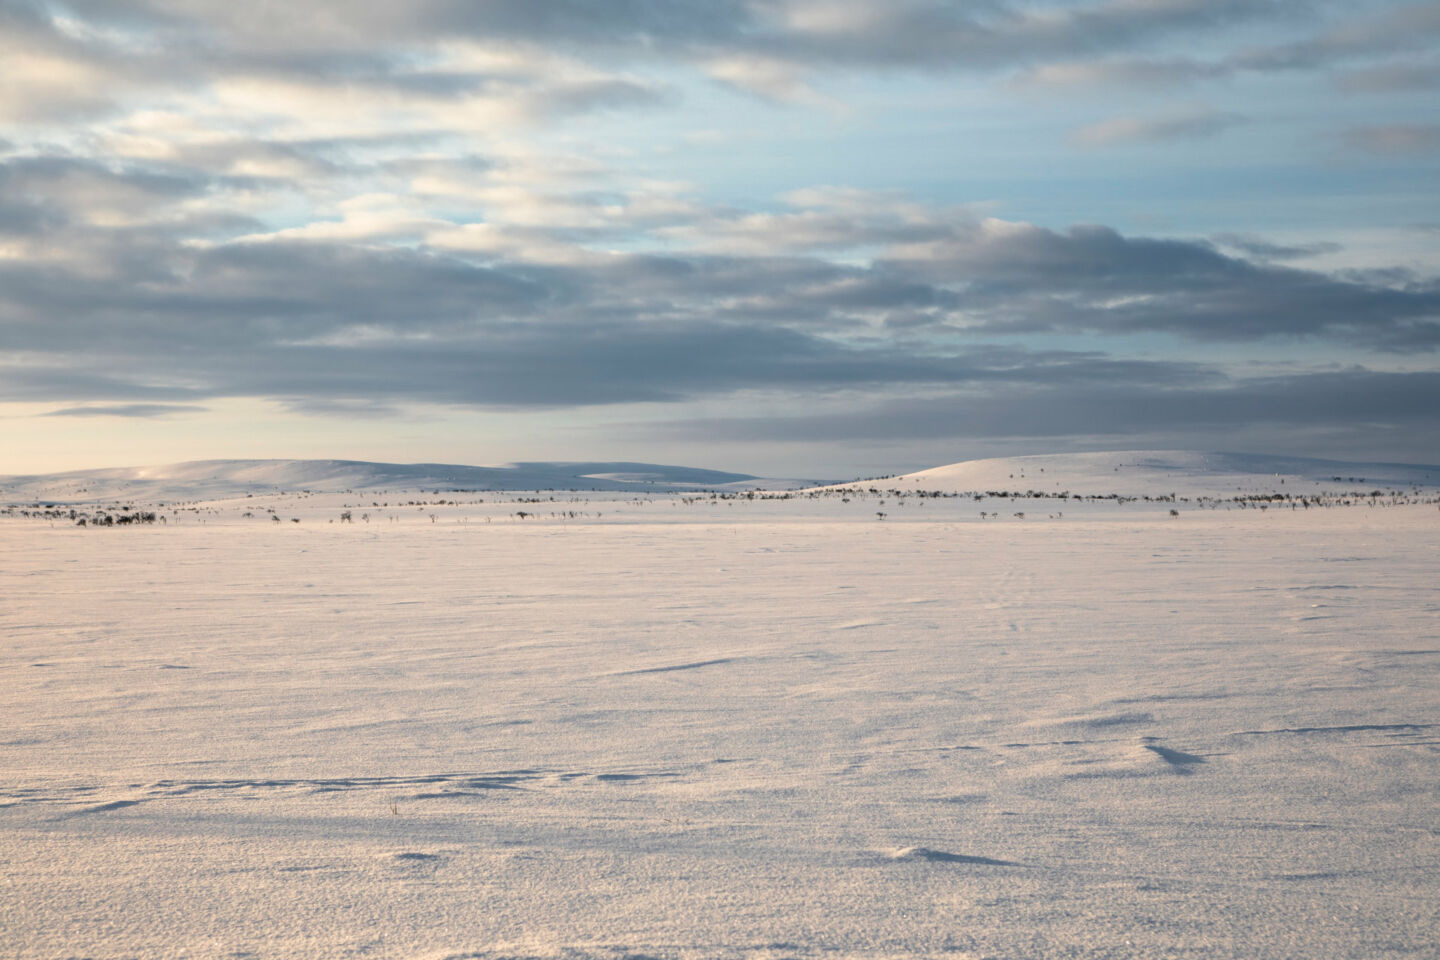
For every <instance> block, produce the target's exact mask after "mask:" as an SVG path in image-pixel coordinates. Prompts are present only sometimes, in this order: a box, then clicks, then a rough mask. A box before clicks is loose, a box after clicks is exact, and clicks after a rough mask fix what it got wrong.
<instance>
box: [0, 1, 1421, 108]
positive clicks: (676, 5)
mask: <svg viewBox="0 0 1440 960" xmlns="http://www.w3.org/2000/svg"><path fill="white" fill-rule="evenodd" d="M1314 7H1315V5H1313V4H1310V3H1302V2H1278V0H1273V2H1263V0H1262V2H1257V0H1160V2H1147V3H1134V2H1129V0H1087V2H1050V3H1041V4H1031V3H1009V2H1001V0H987V2H983V3H975V2H960V0H897V2H890V3H873V2H861V0H826V2H815V0H748V2H742V0H705V2H698V0H645V2H642V0H612V2H606V3H594V2H581V0H551V2H545V3H536V2H532V0H491V2H486V3H472V2H462V0H415V2H411V3H405V4H395V3H384V2H363V3H362V2H353V0H343V2H342V0H313V2H310V3H307V4H305V5H304V14H303V15H302V16H297V15H296V13H295V11H294V8H292V7H289V6H287V5H274V6H272V5H258V6H257V5H254V4H234V3H224V2H220V0H76V2H71V3H69V4H66V5H64V7H63V10H64V11H65V12H66V14H67V16H68V17H70V18H71V19H59V20H56V19H54V18H53V17H52V16H50V15H49V14H50V13H51V12H52V8H51V7H50V5H49V4H45V3H40V2H18V0H6V2H5V3H4V5H3V6H0V27H3V29H4V30H5V32H6V33H7V34H9V35H10V37H11V38H12V42H13V43H14V49H15V50H16V51H17V52H23V53H25V55H26V56H27V57H34V56H40V57H43V58H46V62H47V64H49V66H48V67H46V68H44V69H40V70H38V71H31V72H29V73H27V71H26V70H25V68H24V61H23V60H15V61H14V62H15V63H16V64H18V66H16V67H12V71H11V72H12V77H11V78H10V80H9V82H8V84H6V85H0V113H8V114H9V115H10V116H11V117H12V118H18V119H27V120H39V119H44V118H46V117H53V116H55V115H59V114H68V115H75V116H88V115H94V114H96V113H98V112H101V111H103V110H105V109H107V108H111V107H114V106H115V105H116V104H117V103H118V102H119V101H120V100H121V99H123V98H124V97H125V96H126V95H127V91H128V92H131V93H133V92H134V91H137V90H151V91H153V90H154V89H156V88H157V87H158V88H165V87H169V88H171V89H188V88H192V87H193V86H194V85H195V84H196V83H197V82H203V81H205V80H206V78H209V79H214V78H217V77H224V76H232V77H268V78H280V79H290V80H298V81H303V82H305V83H307V84H310V85H312V86H315V87H316V88H317V89H323V88H324V87H325V86H326V85H327V84H328V85H332V86H335V87H342V88H345V89H349V90H355V89H360V90H364V89H365V88H367V87H369V88H370V89H372V90H373V91H374V92H377V93H378V92H380V91H382V90H385V89H389V90H392V91H394V92H396V93H398V94H417V93H418V94H426V95H432V96H439V97H454V96H461V95H468V94H475V93H484V92H486V90H487V89H489V88H492V87H494V86H495V85H497V84H498V85H500V86H501V88H502V89H503V91H504V93H505V94H506V95H508V96H510V97H520V98H528V99H529V101H530V102H529V103H527V104H526V107H527V109H529V110H531V111H533V112H537V113H543V112H547V111H562V112H563V111H576V110H586V109H592V108H594V107H596V106H613V105H634V104H645V103H652V102H654V101H655V100H656V98H657V97H660V96H662V95H663V92H662V91H660V90H657V89H655V88H654V87H653V86H652V85H650V84H649V83H647V82H644V81H639V80H637V79H636V78H634V77H627V76H603V77H592V78H588V79H583V80H578V81H571V82H558V81H554V80H553V78H552V79H546V78H544V77H540V76H536V75H528V76H526V75H522V76H516V75H514V73H513V71H512V70H511V69H509V68H503V69H502V68H496V67H493V66H492V67H490V68H486V69H478V68H471V69H459V70H457V69H454V68H449V69H446V68H438V69H437V68H435V67H433V66H424V65H423V64H424V61H425V59H426V58H425V56H424V55H423V54H424V52H425V51H431V52H433V51H434V50H435V49H436V48H437V45H444V44H454V43H455V42H457V41H461V40H468V41H471V42H474V43H478V44H485V45H490V46H494V45H497V44H499V45H507V44H508V45H519V46H520V47H522V48H536V49H539V48H544V49H553V50H557V51H564V52H566V53H567V54H568V55H570V56H575V57H578V58H580V59H583V60H587V61H590V62H593V63H595V64H602V63H603V64H607V65H608V66H609V67H614V66H616V65H623V64H630V63H655V62H683V63H688V64H693V65H696V66H699V67H701V68H702V69H709V68H710V66H711V65H715V64H725V65H726V66H723V67H716V71H718V72H716V75H717V76H722V77H724V78H725V79H726V80H727V82H731V83H734V84H737V85H739V86H742V87H748V88H750V89H753V90H754V91H756V92H759V93H762V94H767V91H768V92H769V93H773V92H774V89H775V87H776V85H777V83H778V84H779V85H780V86H784V84H785V82H786V81H783V80H782V81H776V80H775V72H776V70H777V69H784V70H794V71H801V72H805V71H809V70H812V69H818V70H827V69H853V68H862V69H880V70H892V69H900V70H907V71H908V70H915V69H924V70H936V69H938V70H959V71H995V70H1012V69H1016V68H1023V69H1030V70H1036V69H1039V70H1041V71H1042V72H1041V74H1040V75H1041V76H1043V75H1044V73H1043V68H1045V67H1046V65H1053V64H1064V63H1080V64H1095V65H1096V66H1095V67H1094V68H1093V69H1092V70H1091V73H1092V76H1094V77H1100V76H1103V75H1104V74H1106V73H1107V72H1109V73H1110V74H1112V75H1115V76H1124V77H1128V78H1131V79H1134V78H1136V77H1145V78H1149V79H1156V78H1161V79H1164V78H1166V77H1168V78H1172V79H1177V80H1179V79H1199V78H1203V77H1206V76H1215V75H1220V74H1224V73H1226V72H1229V71H1233V70H1242V69H1243V70H1278V69H1285V70H1293V69H1300V68H1321V67H1326V66H1329V65H1330V64H1332V63H1335V62H1339V61H1350V60H1354V59H1356V58H1363V57H1373V58H1378V59H1381V60H1383V59H1384V58H1385V57H1386V56H1388V55H1390V54H1393V53H1395V52H1397V51H1405V50H1411V49H1415V48H1416V47H1417V46H1421V47H1423V41H1421V42H1418V43H1417V37H1425V36H1427V35H1433V34H1434V33H1435V32H1436V31H1437V30H1440V26H1437V17H1436V15H1435V10H1436V9H1437V8H1436V6H1435V5H1434V4H1433V3H1422V4H1418V5H1414V6H1405V5H1399V6H1397V5H1396V4H1394V3H1383V2H1381V3H1373V4H1365V5H1364V6H1363V7H1361V6H1358V5H1352V6H1351V7H1350V8H1349V9H1350V10H1352V11H1354V15H1353V16H1352V17H1351V18H1350V19H1344V18H1342V19H1340V20H1339V21H1338V22H1336V23H1334V24H1332V25H1330V26H1328V27H1326V28H1324V29H1322V30H1321V32H1319V33H1318V34H1316V35H1315V36H1313V37H1311V38H1309V39H1307V40H1305V41H1301V42H1291V43H1288V44H1284V45H1272V46H1270V47H1260V48H1253V49H1252V48H1247V47H1244V46H1243V45H1239V44H1240V41H1237V40H1234V39H1231V40H1230V41H1228V42H1229V43H1230V45H1231V46H1232V48H1233V49H1232V50H1231V52H1230V53H1229V54H1228V55H1227V56H1226V57H1224V58H1222V59H1221V60H1220V61H1219V62H1215V63H1208V64H1207V63H1200V62H1190V61H1187V60H1185V59H1184V58H1177V57H1174V56H1163V55H1159V54H1151V53H1145V52H1143V51H1146V50H1147V48H1148V47H1149V46H1152V45H1160V46H1162V47H1163V46H1164V45H1165V44H1170V43H1174V42H1175V41H1177V40H1180V39H1182V38H1187V39H1188V38H1190V37H1193V36H1195V35H1209V34H1215V35H1217V36H1221V37H1230V36H1231V34H1233V33H1235V28H1237V27H1243V26H1246V25H1248V24H1256V23H1258V24H1262V25H1263V24H1273V23H1289V24H1304V23H1309V22H1310V20H1311V18H1312V11H1313V8H1314ZM61 9H62V8H61V7H58V6H57V7H54V8H53V10H61ZM76 20H78V22H79V24H80V25H81V26H82V27H83V28H84V29H75V28H74V26H73V24H74V22H75V21H76ZM89 28H95V29H89ZM1135 51H1142V52H1141V53H1140V54H1139V55H1138V56H1136V55H1134V52H1135ZM1116 55H1130V56H1131V59H1130V60H1128V61H1126V60H1120V61H1112V62H1110V63H1109V65H1108V66H1107V65H1106V62H1105V58H1109V57H1114V56H1116ZM56 63H60V64H65V65H66V66H65V69H63V70H60V71H58V72H57V70H56V69H55V68H54V64H56ZM1127 63H1128V64H1129V65H1128V66H1127V65H1126V64H1127ZM497 70H498V72H496V71H497ZM522 73H523V71H522ZM1062 76H1065V74H1063V73H1062ZM1068 76H1069V77H1070V79H1073V78H1074V73H1073V71H1072V72H1070V73H1069V74H1068ZM27 77H28V78H29V79H27ZM7 87H8V89H9V92H8V94H7V93H6V92H5V91H6V89H7ZM767 95H768V94H767Z"/></svg>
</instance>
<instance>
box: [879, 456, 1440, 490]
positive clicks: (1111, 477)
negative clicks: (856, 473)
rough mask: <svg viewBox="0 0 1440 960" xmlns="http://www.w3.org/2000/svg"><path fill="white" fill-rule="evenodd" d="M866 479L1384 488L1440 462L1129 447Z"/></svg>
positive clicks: (950, 485) (1432, 471) (903, 486)
mask: <svg viewBox="0 0 1440 960" xmlns="http://www.w3.org/2000/svg"><path fill="white" fill-rule="evenodd" d="M865 485H867V486H881V487H887V488H893V489H900V490H938V491H944V492H972V491H985V490H1006V491H1026V490H1035V491H1039V492H1043V493H1058V492H1063V491H1068V492H1070V493H1074V494H1082V495H1091V494H1098V495H1104V494H1109V493H1118V494H1121V495H1124V496H1156V495H1168V494H1171V493H1176V494H1179V495H1181V496H1190V497H1195V496H1210V497H1231V496H1235V495H1237V494H1258V493H1291V494H1295V495H1299V494H1302V493H1306V494H1313V493H1319V492H1321V491H1334V492H1345V491H1366V492H1368V491H1370V490H1374V489H1381V490H1385V491H1390V490H1399V489H1413V488H1414V487H1417V486H1418V487H1421V488H1425V489H1434V488H1437V487H1440V466H1426V465H1423V464H1401V463H1353V462H1349V461H1344V460H1312V459H1307V458H1304V457H1275V456H1265V455H1262V454H1249V453H1204V452H1197V451H1189V450H1124V451H1115V452H1106V453H1063V454H1050V455H1044V456H1031V457H1004V458H1000V459H994V460H969V461H965V462H963V463H952V464H950V465H948V466H943V467H933V468H931V469H929V470H921V471H918V472H916V473H909V474H905V475H903V476H899V477H893V478H890V479H886V480H878V481H872V482H868V483H867V484H865Z"/></svg>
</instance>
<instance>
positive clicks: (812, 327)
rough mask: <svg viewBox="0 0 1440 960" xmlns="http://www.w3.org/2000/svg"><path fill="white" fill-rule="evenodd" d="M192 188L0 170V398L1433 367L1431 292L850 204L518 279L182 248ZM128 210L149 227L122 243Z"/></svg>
mask: <svg viewBox="0 0 1440 960" xmlns="http://www.w3.org/2000/svg"><path fill="white" fill-rule="evenodd" d="M214 189H217V186H216V183H215V182H208V181H205V180H203V179H199V178H195V177H187V176H179V175H173V174H167V173H163V172H155V171H144V170H136V169H119V168H112V167H106V166H103V165H100V164H96V163H93V162H89V161H77V160H74V159H72V158H26V159H19V160H13V161H10V162H6V163H0V231H3V234H4V235H8V236H10V237H11V238H12V239H13V240H15V241H16V242H18V243H21V244H23V245H26V248H27V249H33V250H34V251H35V252H34V254H33V256H32V257H31V258H30V259H15V258H13V257H12V258H10V259H6V260H0V333H3V338H4V339H3V342H0V350H3V352H4V353H5V354H9V355H21V356H23V357H24V361H23V363H21V364H18V365H14V366H12V367H11V368H10V369H9V370H8V372H7V375H6V376H5V377H4V378H3V379H0V389H3V393H4V396H3V399H11V400H37V399H48V400H55V401H62V402H63V401H66V400H75V399H82V398H83V399H90V400H104V401H153V400H156V399H162V398H168V399H178V398H187V399H197V398H202V397H206V396H236V395H243V396H270V397H283V398H292V399H293V398H304V397H313V398H319V399H326V400H337V399H339V400H343V399H366V400H370V401H377V402H396V401H402V400H427V401H435V402H442V403H452V404H475V405H485V406H527V405H544V406H558V405H577V406H583V405H595V404H607V403H617V402H627V401H677V400H683V399H690V398H696V397H703V396H713V395H724V394H728V393H734V392H736V391H741V390H751V389H780V390H787V391H801V392H804V391H816V390H819V391H830V390H838V389H845V388H852V387H860V386H864V387H869V388H882V389H895V388H908V387H918V386H933V385H947V384H950V385H954V384H967V383H981V382H983V383H989V384H1011V385H1017V384H1027V385H1031V386H1035V385H1044V384H1053V383H1057V382H1065V383H1076V382H1081V381H1084V380H1087V379H1091V380H1104V381H1114V382H1120V383H1128V384H1131V385H1133V386H1135V387H1137V388H1139V387H1143V386H1148V385H1157V384H1165V385H1174V384H1176V383H1188V382H1200V381H1205V380H1206V379H1208V378H1213V377H1215V376H1217V374H1216V373H1215V372H1214V371H1207V370H1204V369H1202V368H1199V367H1196V366H1193V365H1187V364H1183V363H1175V362H1162V361H1148V362H1133V361H1132V362H1125V361H1120V360H1115V359H1109V358H1106V357H1104V356H1101V355H1098V354H1075V353H1073V352H1072V353H1056V352H1054V351H1047V350H1043V349H1039V348H1032V349H1030V350H1021V349H1018V348H1017V349H1013V350H1010V351H1008V352H1007V351H997V350H995V349H992V348H981V347H979V346H977V345H976V344H977V341H976V338H977V337H995V336H1006V335H1016V334H1030V335H1033V334H1036V333H1037V332H1039V333H1061V334H1074V333H1107V334H1133V333H1136V332H1144V333H1152V334H1166V335H1170V336H1173V337H1176V338H1180V339H1182V340H1185V339H1188V340H1196V341H1235V342H1256V341H1264V340H1267V339H1269V340H1273V339H1275V338H1277V337H1278V338H1299V339H1310V340H1313V341H1317V342H1327V341H1328V342H1332V343H1345V344H1355V345H1359V346H1363V347H1365V348H1369V349H1371V350H1376V349H1392V350H1411V351H1413V350H1425V351H1432V350H1435V349H1436V348H1437V347H1440V288H1437V286H1436V284H1435V283H1434V282H1433V281H1421V280H1416V279H1414V278H1408V277H1405V276H1403V275H1395V274H1387V275H1384V276H1371V275H1350V276H1341V275H1332V274H1326V273H1322V272H1318V271H1308V270H1301V269H1294V268H1289V267H1283V266H1277V265H1274V264H1273V263H1270V262H1268V261H1251V260H1246V259H1243V258H1240V257H1235V256H1229V255H1226V254H1224V253H1221V252H1220V251H1219V250H1218V249H1217V248H1216V247H1214V246H1212V245H1211V244H1209V243H1208V242H1205V241H1180V240H1156V239H1148V238H1134V237H1125V236H1123V235H1121V234H1119V233H1117V232H1116V231H1114V230H1111V229H1108V228H1104V227H1077V228H1074V229H1072V230H1070V231H1068V232H1056V231H1051V230H1046V229H1043V228H1040V227H1036V226H1031V225H1027V224H1014V223H1003V222H999V221H990V220H984V221H976V220H972V219H969V218H967V217H966V216H964V215H955V216H953V217H944V216H938V215H937V216H934V217H932V218H930V219H929V220H928V221H925V220H915V219H914V217H915V214H914V212H913V211H909V215H910V216H911V218H912V220H911V222H910V223H909V224H908V227H906V228H905V229H901V228H900V227H899V226H897V224H896V222H895V217H896V215H895V214H894V212H893V210H894V207H893V203H894V201H893V200H891V199H888V198H879V199H877V198H874V197H870V196H867V195H863V194H854V193H842V194H838V195H837V194H820V195H816V196H810V197H800V198H796V199H795V201H794V202H795V203H797V204H799V203H803V202H808V203H810V204H812V206H813V209H798V210H796V211H794V212H792V213H788V214H778V215H773V216H767V217H765V218H762V219H759V220H756V219H755V218H753V217H749V216H744V215H740V216H734V215H727V214H724V213H719V212H712V213H711V214H709V215H708V216H709V217H710V218H711V219H710V221H708V222H710V223H712V224H713V225H714V226H716V227H717V230H716V235H717V236H719V237H722V238H724V240H725V241H726V242H736V243H740V244H741V245H745V244H749V243H750V242H751V240H752V239H753V238H752V237H750V236H749V234H751V233H763V234H764V235H766V236H767V237H768V239H769V242H770V245H771V249H770V251H769V252H761V253H753V254H736V253H730V254H726V253H720V252H711V253H706V252H702V251H698V250H697V251H693V252H688V253H673V254H666V255H660V254H654V253H651V254H638V253H637V254H626V255H621V254H612V255H607V256H600V257H595V256H591V257H588V258H586V259H582V260H578V261H576V262H554V263H540V262H530V261H526V260H524V259H508V258H503V257H502V258H495V257H493V256H489V255H486V256H484V257H482V258H479V259H476V258H474V257H471V256H467V255H465V254H463V253H458V252H445V251H441V250H436V249H427V248H425V247H423V246H422V247H418V248H416V247H394V246H376V245H360V244H352V243H344V242H336V241H325V240H313V241H282V240H269V241H260V242H237V241H228V242H218V243H198V244H197V243H194V242H192V238H193V237H194V236H195V235H196V233H197V230H199V229H200V227H204V226H206V225H207V221H204V220H203V218H202V220H201V221H199V222H198V225H197V220H196V217H195V216H194V215H192V214H189V213H186V212H184V209H183V206H184V203H185V202H187V201H190V200H194V199H196V198H204V197H206V196H208V195H209V193H210V191H212V190H214ZM597 202H598V201H597ZM901 209H902V211H904V209H905V208H904V207H903V205H902V207H901ZM95 211H100V215H99V220H98V221H97V219H96V213H95ZM137 212H147V213H148V218H139V219H137V220H134V221H133V222H132V221H131V220H130V219H127V218H129V217H131V216H134V215H136V214H137ZM727 217H728V220H727ZM117 218H118V219H117ZM112 221H114V222H112ZM727 222H728V223H729V225H730V227H731V229H730V230H729V231H728V232H727V231H726V230H724V229H718V228H720V227H722V226H723V225H724V224H725V223H727ZM817 222H819V223H821V224H823V229H821V228H817ZM1231 242H1232V245H1233V244H1234V243H1236V242H1237V241H1234V240H1232V241H1231ZM1238 242H1239V243H1241V244H1242V245H1243V244H1244V243H1246V242H1249V243H1250V245H1251V246H1252V247H1254V243H1255V242H1254V241H1238ZM876 243H886V244H889V250H890V254H889V255H888V256H886V257H883V258H880V259H877V260H875V261H873V262H871V263H869V264H856V263H854V262H850V261H847V260H837V259H830V258H827V257H826V256H823V255H821V253H820V252H817V248H818V250H825V249H830V248H837V249H840V250H842V251H843V250H848V249H853V248H857V247H864V246H867V245H873V244H876ZM787 247H788V248H789V249H788V250H787V249H786V248H787ZM1262 247H1263V244H1262ZM1270 252H1271V253H1272V254H1273V253H1274V252H1275V251H1274V250H1273V249H1272V250H1271V251H1270ZM1280 252H1282V253H1284V252H1287V251H1284V250H1281V251H1280ZM1288 252H1290V253H1294V252H1295V251H1288ZM167 391H169V393H168V394H167Z"/></svg>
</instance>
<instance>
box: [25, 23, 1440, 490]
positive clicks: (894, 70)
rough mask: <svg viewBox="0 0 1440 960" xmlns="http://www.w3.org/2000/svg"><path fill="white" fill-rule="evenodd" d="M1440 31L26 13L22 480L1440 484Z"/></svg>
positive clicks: (1412, 27)
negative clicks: (1201, 470) (330, 462)
mask: <svg viewBox="0 0 1440 960" xmlns="http://www.w3.org/2000/svg"><path fill="white" fill-rule="evenodd" d="M1437 350H1440V2H1424V3H1413V2H1383V0H1347V2H1307V0H973V2H959V0H883V2H882V0H873V2H859V0H408V2H406V3H395V2H385V3H377V2H370V0H307V2H306V3H303V4H282V3H236V2H233V0H230V2H223V3H222V2H218V0H73V2H70V3H66V4H60V3H49V2H44V0H0V474H19V473H40V472H51V471H58V470H69V469H83V468H88V467H101V466H119V465H134V464H149V463H167V462H174V461H180V460H190V459H210V458H248V457H262V458H268V457H283V458H289V457H301V458H312V457H313V458H346V459H367V460H385V461H398V462H417V461H430V462H450V463H473V464H490V463H503V462H508V461H516V460H568V459H585V460H636V461H649V462H662V463H678V464H687V465H693V466H700V467H711V468H717V469H727V470H735V471H742V472H749V473H756V474H761V475H766V476H784V477H813V478H824V479H848V478H850V477H856V476H873V475H878V474H887V473H895V472H900V471H904V470H909V469H916V468H922V467H927V466H934V465H938V464H943V463H950V462H954V461H958V460H965V459H972V458H976V457H986V456H1002V455H1018V454H1027V453H1053V452H1063V451H1067V450H1096V449H1138V448H1166V449H1173V448H1192V449H1219V450H1235V451H1247V452H1259V453H1266V452H1273V453H1283V454H1291V455H1300V456H1318V457H1329V458H1335V459H1351V460H1389V461H1399V462H1420V463H1436V462H1440V362H1437V360H1440V353H1437Z"/></svg>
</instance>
